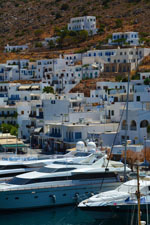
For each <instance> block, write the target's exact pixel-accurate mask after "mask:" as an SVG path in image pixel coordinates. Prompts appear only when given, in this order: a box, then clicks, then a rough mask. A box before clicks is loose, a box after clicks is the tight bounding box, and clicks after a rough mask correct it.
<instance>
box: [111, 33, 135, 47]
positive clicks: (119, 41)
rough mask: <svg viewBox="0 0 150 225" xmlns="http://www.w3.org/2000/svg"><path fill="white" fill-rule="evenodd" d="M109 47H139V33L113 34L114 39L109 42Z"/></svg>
mask: <svg viewBox="0 0 150 225" xmlns="http://www.w3.org/2000/svg"><path fill="white" fill-rule="evenodd" d="M108 44H109V45H125V44H127V45H130V46H132V45H134V46H138V45H139V36H138V32H117V33H113V34H112V38H111V39H109V40H108Z"/></svg>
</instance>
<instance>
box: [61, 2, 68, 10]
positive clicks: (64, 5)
mask: <svg viewBox="0 0 150 225" xmlns="http://www.w3.org/2000/svg"><path fill="white" fill-rule="evenodd" d="M60 9H61V10H64V11H65V10H67V9H69V5H68V4H66V3H64V4H62V6H61V8H60Z"/></svg>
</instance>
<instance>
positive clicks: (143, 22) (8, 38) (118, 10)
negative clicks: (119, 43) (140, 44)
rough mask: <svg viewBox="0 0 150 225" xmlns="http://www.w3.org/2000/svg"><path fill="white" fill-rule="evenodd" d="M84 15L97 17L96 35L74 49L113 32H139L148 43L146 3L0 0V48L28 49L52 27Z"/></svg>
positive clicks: (148, 8) (133, 0)
mask: <svg viewBox="0 0 150 225" xmlns="http://www.w3.org/2000/svg"><path fill="white" fill-rule="evenodd" d="M84 15H93V16H96V17H97V28H100V34H99V35H97V36H96V37H94V38H92V37H91V38H89V39H88V40H86V44H79V46H78V47H84V46H87V45H89V46H90V45H93V44H94V43H97V41H99V40H103V39H105V38H106V37H107V36H108V35H110V34H111V33H112V32H114V31H127V30H128V31H131V30H133V31H139V32H140V33H141V34H142V36H143V37H144V38H146V39H148V40H147V42H148V41H149V34H150V26H149V18H150V1H149V0H90V1H89V0H83V1H79V0H9V1H6V0H1V1H0V44H1V47H3V46H4V45H6V44H7V43H9V44H25V43H29V44H30V45H31V46H32V45H33V43H35V42H36V41H40V40H42V39H43V38H44V37H46V36H50V35H51V34H53V33H54V29H55V28H56V27H59V28H62V27H64V26H66V25H67V23H68V22H69V20H70V18H71V17H76V16H84ZM72 47H75V46H72ZM66 48H70V46H66Z"/></svg>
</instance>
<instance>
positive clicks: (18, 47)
mask: <svg viewBox="0 0 150 225" xmlns="http://www.w3.org/2000/svg"><path fill="white" fill-rule="evenodd" d="M27 49H28V46H27V45H14V46H13V45H9V44H7V45H6V46H5V52H17V51H24V50H27Z"/></svg>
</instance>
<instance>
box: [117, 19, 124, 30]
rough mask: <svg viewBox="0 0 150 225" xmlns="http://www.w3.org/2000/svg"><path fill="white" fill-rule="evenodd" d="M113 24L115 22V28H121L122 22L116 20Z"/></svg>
mask: <svg viewBox="0 0 150 225" xmlns="http://www.w3.org/2000/svg"><path fill="white" fill-rule="evenodd" d="M115 22H116V26H115V28H122V26H123V23H122V20H121V19H117V20H116V21H115Z"/></svg>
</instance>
